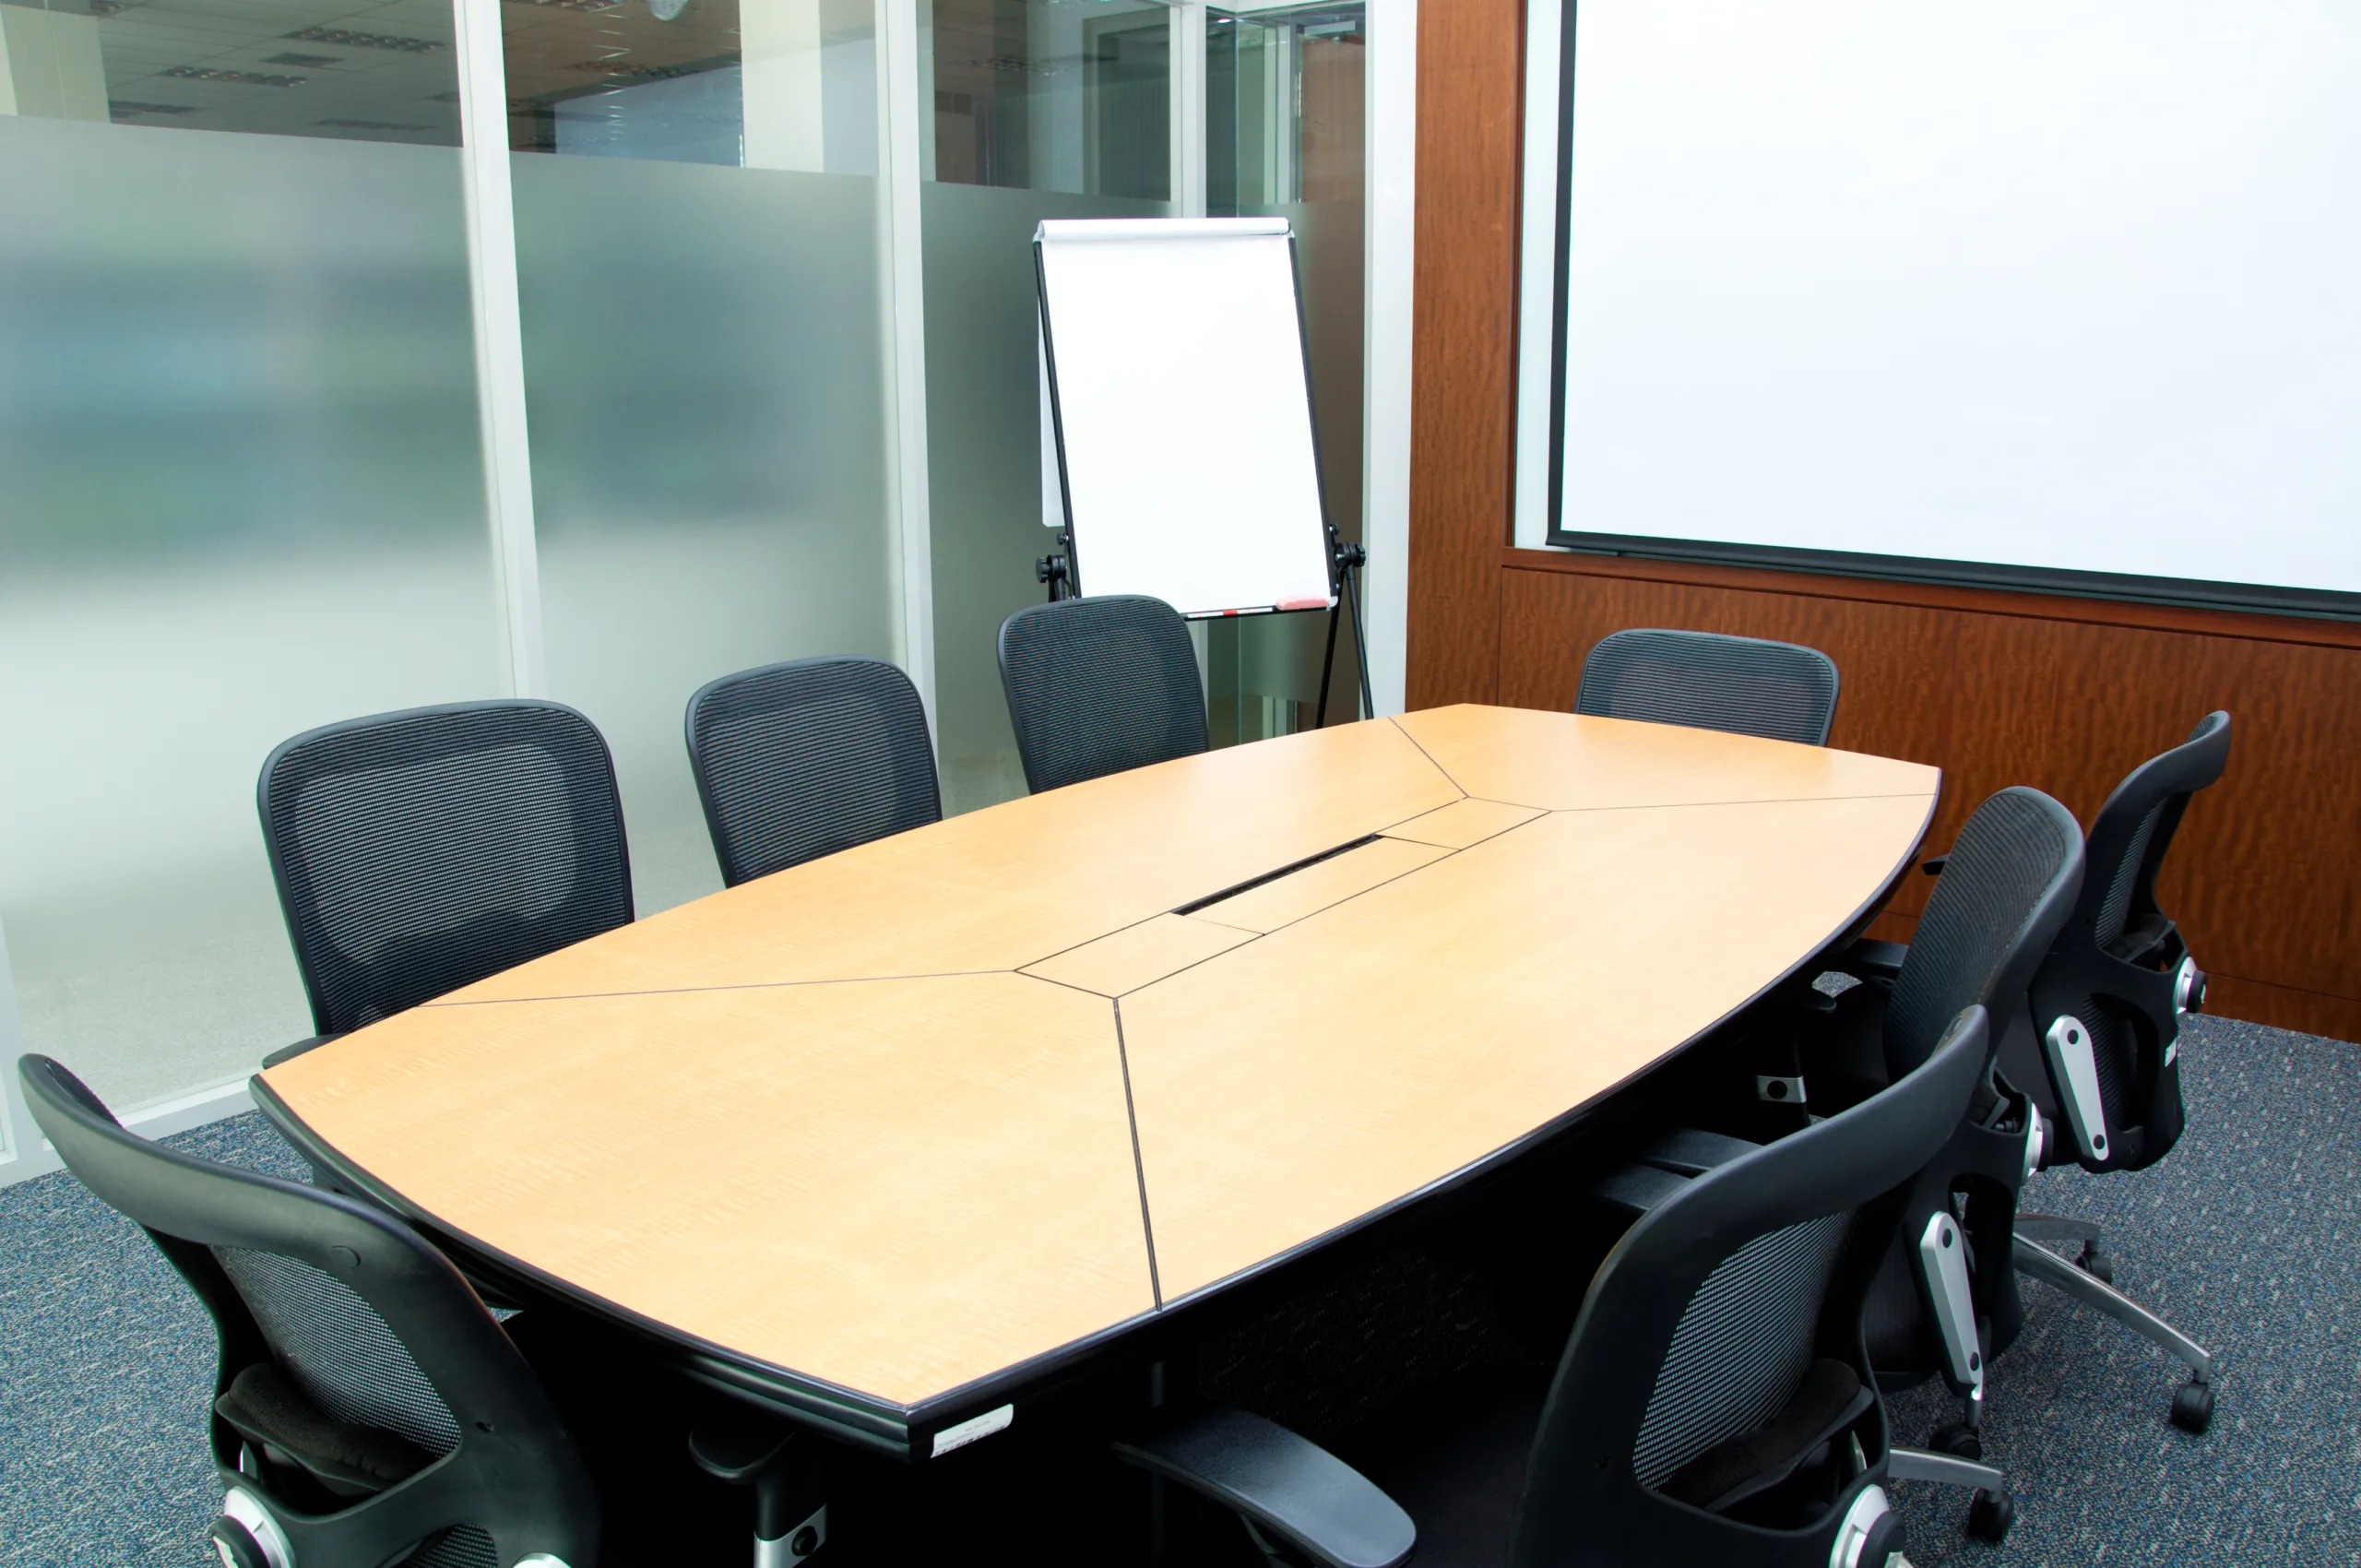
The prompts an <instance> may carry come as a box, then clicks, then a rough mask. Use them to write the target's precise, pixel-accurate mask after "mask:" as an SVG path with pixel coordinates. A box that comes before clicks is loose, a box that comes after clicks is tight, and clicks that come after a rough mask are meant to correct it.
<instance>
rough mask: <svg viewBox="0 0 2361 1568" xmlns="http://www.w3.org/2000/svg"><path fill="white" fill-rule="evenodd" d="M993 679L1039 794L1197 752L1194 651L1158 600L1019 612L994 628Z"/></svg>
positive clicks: (1201, 696) (1200, 704)
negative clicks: (1003, 694) (996, 656)
mask: <svg viewBox="0 0 2361 1568" xmlns="http://www.w3.org/2000/svg"><path fill="white" fill-rule="evenodd" d="M1000 679H1001V684H1002V685H1003V687H1005V688H1006V689H1007V692H1008V717H1009V722H1010V723H1011V724H1013V725H1014V727H1015V730H1016V752H1017V755H1018V756H1019V757H1021V758H1022V759H1023V760H1024V763H1025V784H1026V788H1027V789H1029V790H1032V791H1033V793H1035V794H1037V795H1038V794H1039V793H1040V792H1041V791H1042V790H1055V789H1058V788H1060V787H1062V786H1063V785H1067V784H1079V783H1081V782H1083V781H1084V780H1085V779H1089V778H1101V777H1103V776H1105V775H1107V774H1109V773H1121V772H1123V771H1124V770H1125V769H1127V768H1133V767H1145V766H1147V765H1148V764H1149V763H1156V762H1169V761H1170V760H1171V759H1172V758H1174V757H1181V756H1193V755H1194V754H1197V753H1199V752H1202V751H1204V749H1205V743H1206V742H1205V687H1204V681H1203V680H1202V679H1200V678H1199V676H1198V674H1197V653H1196V647H1195V645H1194V644H1192V642H1191V641H1190V640H1189V624H1188V623H1187V622H1186V621H1184V620H1182V619H1181V616H1180V613H1179V612H1177V611H1175V610H1174V609H1173V608H1172V606H1170V605H1169V604H1167V603H1165V602H1164V600H1160V599H1147V598H1143V597H1139V596H1136V595H1128V594H1119V595H1109V596H1108V597H1106V598H1101V599H1063V600H1057V601H1056V602H1054V603H1050V604H1037V605H1034V606H1033V607H1032V608H1030V609H1028V610H1020V611H1018V612H1016V613H1015V614H1014V615H1012V616H1010V617H1009V618H1008V619H1007V620H1005V621H1003V622H1002V623H1001V627H1000Z"/></svg>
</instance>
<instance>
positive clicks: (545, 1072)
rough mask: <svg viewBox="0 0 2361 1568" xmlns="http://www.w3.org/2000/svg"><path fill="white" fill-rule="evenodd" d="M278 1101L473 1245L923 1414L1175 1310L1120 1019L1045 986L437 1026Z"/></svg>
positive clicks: (301, 1061)
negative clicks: (1161, 1286) (1031, 1361)
mask: <svg viewBox="0 0 2361 1568" xmlns="http://www.w3.org/2000/svg"><path fill="white" fill-rule="evenodd" d="M264 1079H265V1081H266V1082H267V1083H268V1084H269V1086H270V1087H272V1088H273V1089H274V1090H276V1091H277V1092H278V1093H279V1096H280V1098H281V1099H284V1100H285V1101H286V1102H287V1104H288V1105H289V1106H290V1107H291V1109H292V1110H293V1111H295V1113H296V1114H297V1115H298V1116H300V1117H301V1118H302V1119H303V1121H304V1123H306V1124H308V1125H309V1126H310V1127H311V1128H312V1130H313V1131H314V1132H315V1133H317V1134H319V1135H320V1136H321V1137H323V1138H325V1139H326V1141H327V1142H328V1143H329V1144H330V1145H331V1146H334V1147H336V1148H337V1149H338V1150H340V1151H341V1152H342V1153H344V1154H345V1155H347V1156H349V1157H350V1158H352V1159H353V1160H354V1161H356V1162H357V1163H358V1164H359V1165H361V1166H362V1168H363V1169H364V1170H367V1171H368V1172H369V1173H370V1174H371V1175H373V1176H374V1177H376V1178H377V1179H379V1180H380V1181H382V1182H385V1184H386V1185H387V1186H388V1187H391V1188H392V1189H393V1190H394V1191H395V1192H396V1193H397V1194H400V1195H401V1196H402V1197H403V1198H405V1199H406V1200H408V1201H409V1202H410V1203H413V1204H415V1205H416V1206H418V1207H419V1208H421V1210H423V1211H425V1212H427V1213H429V1214H432V1215H433V1216H434V1217H435V1218H437V1219H438V1220H439V1221H441V1222H443V1223H444V1224H445V1225H448V1226H449V1227H450V1228H451V1229H455V1230H457V1231H459V1232H461V1233H463V1234H465V1235H467V1236H469V1237H472V1238H474V1239H475V1240H476V1241H481V1242H483V1243H485V1244H487V1245H489V1246H492V1247H495V1248H497V1249H499V1250H500V1251H502V1252H504V1253H509V1254H510V1255H512V1256H514V1257H516V1258H518V1259H521V1260H522V1261H524V1262H525V1263H527V1264H529V1265H532V1266H534V1267H536V1268H539V1269H541V1270H542V1271H544V1272H545V1273H548V1274H551V1275H554V1276H555V1277H558V1278H560V1279H564V1280H567V1281H571V1282H572V1283H574V1284H575V1285H576V1286H578V1287H580V1288H581V1289H584V1290H587V1291H588V1292H589V1293H591V1294H592V1295H595V1296H598V1297H600V1298H602V1299H604V1300H606V1301H611V1302H613V1303H615V1304H616V1305H617V1306H620V1307H623V1308H624V1309H625V1310H627V1311H630V1312H633V1313H639V1314H641V1315H643V1316H645V1317H648V1318H652V1319H654V1320H656V1321H657V1322H659V1323H664V1324H671V1325H673V1326H674V1327H676V1328H678V1329H680V1330H681V1331H682V1332H683V1333H686V1334H689V1335H692V1336H695V1337H697V1338H701V1339H705V1340H708V1341H710V1342H712V1343H714V1344H717V1345H720V1346H724V1347H726V1348H730V1349H732V1350H737V1351H740V1352H742V1353H744V1354H746V1355H749V1356H753V1357H754V1358H756V1359H757V1360H764V1361H767V1362H770V1363H771V1364H773V1365H776V1366H779V1367H785V1368H788V1369H790V1370H792V1371H795V1372H803V1373H806V1374H808V1375H811V1376H813V1377H819V1378H825V1379H826V1380H827V1381H829V1382H831V1383H836V1384H843V1385H844V1386H846V1387H848V1388H853V1389H858V1390H860V1391H861V1392H863V1393H867V1394H872V1395H875V1396H880V1397H883V1398H884V1399H888V1400H891V1401H894V1402H896V1403H899V1404H904V1405H908V1404H910V1403H913V1402H915V1401H917V1400H919V1399H922V1398H925V1397H927V1396H931V1395H933V1394H938V1393H941V1392H943V1391H945V1390H947V1389H950V1388H953V1387H955V1386H957V1385H959V1384H964V1383H967V1382H968V1381H971V1380H972V1379H975V1378H978V1377H981V1376H984V1375H987V1374H989V1373H991V1372H998V1371H1000V1370H1001V1369H1003V1368H1004V1367H1006V1366H1009V1365H1011V1364H1013V1363H1014V1362H1016V1361H1019V1360H1025V1359H1026V1358H1027V1357H1029V1356H1033V1355H1037V1354H1039V1353H1040V1352H1042V1351H1045V1350H1050V1349H1053V1348H1056V1347H1058V1346H1060V1345H1063V1344H1067V1343H1069V1342H1071V1341H1072V1340H1074V1339H1076V1338H1079V1337H1081V1336H1084V1335H1086V1334H1090V1333H1093V1332H1096V1331H1097V1330H1098V1329H1101V1328H1105V1327H1107V1326H1109V1324H1115V1323H1120V1322H1121V1321H1123V1320H1124V1319H1127V1318H1130V1317H1133V1316H1135V1315H1136V1314H1138V1313H1144V1312H1148V1311H1151V1310H1152V1309H1153V1307H1154V1305H1155V1301H1154V1297H1153V1293H1152V1288H1151V1284H1150V1278H1149V1271H1148V1258H1147V1241H1146V1235H1145V1229H1144V1227H1143V1225H1142V1222H1141V1218H1140V1201H1139V1185H1138V1179H1137V1176H1136V1173H1135V1170H1134V1167H1133V1156H1132V1141H1131V1134H1130V1122H1129V1116H1128V1112H1127V1111H1126V1108H1125V1103H1124V1096H1123V1076H1122V1067H1121V1055H1120V1052H1119V1049H1118V1046H1117V1043H1116V1036H1115V1022H1114V1008H1113V1005H1112V1004H1110V1003H1108V1002H1105V1001H1102V1000H1100V999H1098V998H1096V997H1091V996H1086V995H1084V994H1083V993H1082V992H1075V991H1068V990H1064V989H1062V988H1061V987H1057V986H1050V985H1044V984H1042V983H1041V982H1039V981H1038V980H1026V979H1025V978H1023V977H1021V976H1017V975H975V976H962V977H955V978H948V979H937V980H881V981H872V982H862V983H852V984H834V985H804V986H785V987H777V988H763V989H753V990H742V991H719V992H687V993H674V994H669V995H658V996H611V997H589V998H578V999H572V1000H565V1001H556V1002H532V1003H502V1004H484V1005H477V1006H446V1007H421V1008H413V1009H412V1010H410V1011H409V1012H408V1013H404V1014H401V1015H399V1016H396V1017H394V1018H391V1019H388V1020H386V1022H384V1023H381V1024H376V1025H374V1026H372V1027H371V1028H366V1029H362V1030H360V1031H358V1032H356V1033H354V1034H351V1035H349V1036H347V1037H345V1038H344V1039H341V1040H338V1041H336V1042H335V1043H333V1044H330V1045H326V1046H323V1047H322V1048H320V1049H319V1050H317V1051H312V1052H309V1053H308V1054H306V1055H303V1056H300V1057H297V1058H296V1059H295V1060H293V1061H291V1062H289V1063H284V1064H283V1065H280V1066H278V1067H274V1068H272V1069H270V1070H269V1071H268V1072H267V1073H266V1074H265V1075H264Z"/></svg>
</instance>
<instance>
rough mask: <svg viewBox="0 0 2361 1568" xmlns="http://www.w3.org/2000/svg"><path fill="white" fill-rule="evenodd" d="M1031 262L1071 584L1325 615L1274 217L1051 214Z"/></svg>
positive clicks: (1313, 484)
mask: <svg viewBox="0 0 2361 1568" xmlns="http://www.w3.org/2000/svg"><path fill="white" fill-rule="evenodd" d="M1034 255H1035V257H1036V259H1037V262H1038V271H1039V279H1040V298H1041V330H1042V340H1043V345H1044V350H1045V357H1046V360H1047V363H1048V367H1049V391H1050V415H1051V418H1052V420H1053V421H1054V432H1055V435H1056V440H1057V453H1058V467H1059V469H1060V470H1061V473H1062V488H1063V493H1064V500H1065V510H1064V516H1065V523H1066V527H1067V528H1068V529H1069V530H1070V531H1071V533H1072V540H1071V542H1070V544H1069V547H1068V553H1069V559H1070V561H1071V562H1072V564H1073V570H1074V583H1075V587H1076V588H1077V589H1078V590H1079V591H1080V592H1083V593H1086V594H1091V595H1094V596H1096V595H1103V594H1119V593H1138V594H1147V595H1150V596H1152V597H1154V598H1157V599H1161V600H1164V601H1166V602H1167V603H1169V604H1170V605H1171V606H1172V607H1173V608H1174V609H1175V610H1178V611H1179V612H1181V614H1183V615H1188V616H1211V615H1240V614H1254V613H1259V612H1271V611H1281V610H1325V609H1327V608H1329V607H1330V606H1331V605H1332V604H1333V603H1334V600H1333V598H1332V596H1331V594H1330V576H1329V549H1328V531H1327V517H1326V512H1325V510H1324V508H1323V505H1322V501H1321V493H1320V463H1319V451H1318V448H1317V446H1316V445H1315V443H1314V440H1313V436H1312V421H1311V381H1310V377H1309V374H1308V372H1307V368H1306V366H1305V363H1304V353H1303V318H1302V311H1301V304H1300V302H1299V298H1298V295H1297V292H1296V273H1295V240H1294V237H1293V234H1292V233H1291V232H1290V231H1289V229H1288V226H1287V220H1285V219H1283V218H1217V219H1159V218H1140V219H1129V218H1126V219H1097V220H1050V221H1047V222H1044V223H1043V224H1042V225H1041V226H1040V229H1039V230H1038V232H1036V234H1035V235H1034Z"/></svg>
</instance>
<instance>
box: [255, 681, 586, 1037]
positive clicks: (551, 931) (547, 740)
mask: <svg viewBox="0 0 2361 1568" xmlns="http://www.w3.org/2000/svg"><path fill="white" fill-rule="evenodd" d="M257 795H258V797H259V801H258V803H259V805H260V807H261V811H262V833H263V842H264V844H265V845H266V846H267V848H268V849H269V851H270V868H271V871H272V873H273V874H274V875H275V876H276V877H277V879H278V882H279V906H280V908H281V909H283V910H284V911H285V913H286V916H287V930H288V934H289V936H290V937H291V939H292V940H293V943H294V946H295V962H296V966H297V967H298V968H300V969H302V971H303V988H304V990H305V991H306V992H308V993H309V995H310V997H311V1002H312V1017H313V1021H314V1027H315V1028H317V1029H318V1030H319V1032H320V1033H321V1034H323V1035H332V1034H342V1033H344V1032H346V1031H348V1030H350V1029H357V1028H361V1027H362V1025H363V1024H370V1023H374V1022H375V1021H376V1020H378V1019H380V1018H384V1017H387V1016H391V1015H393V1014H396V1013H398V1012H400V1011H402V1010H403V1009H404V1008H407V1007H411V1006H415V1005H416V1004H419V1003H421V1002H425V1001H428V1000H430V999H432V998H433V997H437V996H440V995H442V994H444V993H445V992H449V991H454V990H457V988H458V987H460V986H463V985H468V984H470V983H472V982H473V981H476V980H481V979H483V978H484V977H485V976H487V975H493V974H497V973H499V972H500V971H501V970H503V969H507V968H514V967H516V965H518V964H522V963H525V962H526V961H528V960H529V959H533V958H538V957H540V956H543V955H545V954H548V953H552V952H555V951H556V950H557V949H558V948H561V947H564V946H566V945H568V944H572V943H575V942H580V941H582V940H583V939H584V938H586V937H591V936H596V935H598V934H599V932H605V931H611V930H613V929H614V928H615V927H617V926H620V925H627V924H629V923H630V921H631V918H632V901H631V861H630V856H629V852H628V850H627V849H626V848H625V846H624V841H623V804H622V802H621V801H620V800H619V799H618V797H617V795H616V792H615V770H614V764H613V761H612V760H611V758H610V757H609V755H608V753H607V742H605V740H603V739H602V738H601V737H600V736H599V731H598V730H597V728H596V727H595V726H593V725H592V724H591V722H590V721H589V720H588V719H585V718H584V717H583V716H582V715H581V714H579V713H577V712H575V710H574V709H573V708H570V707H565V706H564V705H563V704H561V703H553V702H531V701H524V700H509V701H495V702H474V703H456V704H453V705H451V706H449V707H421V708H412V709H410V710H409V711H407V712H403V713H386V714H379V715H377V716H375V717H374V718H369V719H350V720H349V721H347V722H345V723H342V724H331V725H328V726H326V728H324V729H319V730H313V731H307V732H306V733H304V734H301V735H298V736H296V737H295V738H294V739H293V740H291V741H288V742H285V743H284V744H282V745H280V746H279V749H278V750H276V751H274V752H272V753H271V754H270V755H269V757H268V758H267V760H266V761H265V762H264V763H263V765H262V780H261V783H260V786H259V788H258V790H257Z"/></svg>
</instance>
